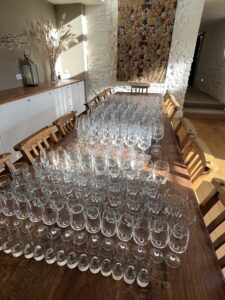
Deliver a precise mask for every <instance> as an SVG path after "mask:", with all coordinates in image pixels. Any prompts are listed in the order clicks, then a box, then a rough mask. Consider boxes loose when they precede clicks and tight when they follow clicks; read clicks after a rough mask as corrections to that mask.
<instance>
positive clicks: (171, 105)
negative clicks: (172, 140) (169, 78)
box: [164, 91, 181, 121]
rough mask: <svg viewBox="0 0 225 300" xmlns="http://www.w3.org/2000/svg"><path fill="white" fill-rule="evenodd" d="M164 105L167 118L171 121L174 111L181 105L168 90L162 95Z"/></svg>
mask: <svg viewBox="0 0 225 300" xmlns="http://www.w3.org/2000/svg"><path fill="white" fill-rule="evenodd" d="M164 105H165V107H166V111H167V114H168V116H169V119H170V121H172V120H173V118H174V116H175V114H176V112H177V111H178V110H179V109H180V108H181V106H180V104H179V102H178V101H177V99H176V98H175V96H173V95H171V94H170V93H169V92H168V91H167V92H166V94H165V96H164Z"/></svg>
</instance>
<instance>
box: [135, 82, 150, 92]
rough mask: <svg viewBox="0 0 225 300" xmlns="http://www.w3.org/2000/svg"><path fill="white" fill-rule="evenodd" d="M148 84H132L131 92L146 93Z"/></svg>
mask: <svg viewBox="0 0 225 300" xmlns="http://www.w3.org/2000/svg"><path fill="white" fill-rule="evenodd" d="M148 88H149V85H148V84H132V85H131V93H132V94H148Z"/></svg>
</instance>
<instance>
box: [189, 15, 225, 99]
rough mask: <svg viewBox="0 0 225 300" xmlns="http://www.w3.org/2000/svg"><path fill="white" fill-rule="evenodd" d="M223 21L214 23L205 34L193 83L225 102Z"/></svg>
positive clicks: (224, 32) (224, 30)
mask: <svg viewBox="0 0 225 300" xmlns="http://www.w3.org/2000/svg"><path fill="white" fill-rule="evenodd" d="M224 51H225V21H222V22H219V23H217V24H214V25H213V26H211V27H210V28H208V30H207V31H206V34H205V39H204V43H203V47H202V50H201V55H200V58H199V62H198V67H197V71H196V77H195V83H194V85H195V86H196V87H197V88H199V89H200V90H201V91H203V92H205V93H207V94H209V95H211V96H213V97H215V98H217V99H218V100H220V101H221V102H225V52H224Z"/></svg>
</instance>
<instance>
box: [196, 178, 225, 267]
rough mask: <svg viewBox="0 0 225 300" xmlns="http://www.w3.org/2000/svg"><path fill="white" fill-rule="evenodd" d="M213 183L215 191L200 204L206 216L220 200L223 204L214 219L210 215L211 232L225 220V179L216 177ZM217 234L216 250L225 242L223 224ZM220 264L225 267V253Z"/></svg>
mask: <svg viewBox="0 0 225 300" xmlns="http://www.w3.org/2000/svg"><path fill="white" fill-rule="evenodd" d="M212 184H213V185H214V188H215V189H214V191H213V193H212V194H210V195H209V197H208V198H206V199H205V200H204V201H203V202H202V203H201V204H200V208H201V211H202V214H203V216H205V215H206V214H207V213H208V212H210V211H211V209H212V208H213V207H214V206H215V205H217V203H218V202H220V203H221V204H222V207H223V208H224V209H223V210H221V211H220V213H219V214H218V215H217V216H216V217H215V218H214V219H212V215H213V214H211V215H210V216H211V221H210V223H209V224H208V225H207V229H208V231H209V233H210V234H211V233H212V232H213V231H215V230H216V229H217V228H218V227H219V226H220V225H221V224H222V223H223V222H225V180H222V179H219V178H214V179H213V180H212ZM216 235H217V237H216V239H215V240H214V241H213V247H214V249H215V251H217V250H218V249H219V248H220V247H222V246H223V245H224V244H225V226H222V228H221V227H220V230H217V232H216ZM219 264H220V267H221V268H222V269H223V268H225V254H223V256H222V257H221V258H220V259H219Z"/></svg>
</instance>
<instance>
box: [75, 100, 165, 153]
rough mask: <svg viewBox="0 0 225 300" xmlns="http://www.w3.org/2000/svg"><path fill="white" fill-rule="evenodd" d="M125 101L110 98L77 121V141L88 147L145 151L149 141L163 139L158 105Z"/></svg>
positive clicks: (149, 101) (160, 113) (149, 143)
mask: <svg viewBox="0 0 225 300" xmlns="http://www.w3.org/2000/svg"><path fill="white" fill-rule="evenodd" d="M124 100H125V101H124V102H121V99H119V98H118V97H117V96H116V95H113V96H111V97H110V99H109V101H107V102H106V103H103V104H102V105H99V106H98V107H97V108H96V109H95V110H94V111H93V113H92V114H91V115H87V116H84V117H82V118H78V119H77V126H76V128H77V134H78V138H79V140H82V141H84V140H87V141H88V143H89V144H91V145H93V144H94V141H97V142H99V143H101V144H103V145H108V144H109V143H111V142H113V144H114V145H123V144H124V145H126V146H127V147H128V148H134V147H137V148H138V149H140V150H141V151H146V150H147V149H148V148H149V147H150V146H151V141H152V140H155V141H159V140H160V139H162V138H163V132H164V131H163V127H164V125H163V123H164V122H163V118H162V116H161V115H162V111H161V108H160V105H159V101H155V102H153V101H152V99H148V102H147V101H146V99H145V100H144V101H142V103H141V104H142V105H140V103H133V102H132V101H127V99H126V97H124ZM155 100H159V99H155ZM156 120H157V122H156ZM157 125H158V126H157ZM158 128H160V134H159V130H158Z"/></svg>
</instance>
